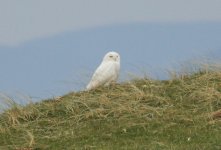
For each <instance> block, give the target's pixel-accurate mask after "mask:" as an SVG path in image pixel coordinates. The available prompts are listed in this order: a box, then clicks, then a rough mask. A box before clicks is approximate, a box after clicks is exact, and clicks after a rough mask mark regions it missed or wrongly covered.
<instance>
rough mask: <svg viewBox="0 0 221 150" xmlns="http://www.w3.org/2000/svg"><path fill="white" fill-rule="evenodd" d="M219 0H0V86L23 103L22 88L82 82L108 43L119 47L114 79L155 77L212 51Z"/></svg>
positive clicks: (220, 45) (216, 45)
mask: <svg viewBox="0 0 221 150" xmlns="http://www.w3.org/2000/svg"><path fill="white" fill-rule="evenodd" d="M220 7H221V1H219V0H212V1H211V0H167V1H165V0H138V1H134V0H111V1H107V0H93V1H92V0H63V1H60V0H38V1H35V0H34V1H30V0H21V1H17V0H8V1H1V2H0V68H1V75H0V93H2V94H5V95H10V96H11V95H12V96H15V95H17V96H16V98H15V99H16V101H18V102H21V101H22V103H23V102H24V101H25V100H23V99H24V98H23V97H24V95H25V96H28V97H31V99H38V100H39V99H45V98H49V97H53V96H58V95H62V94H65V93H67V92H70V91H78V90H82V89H84V87H85V85H86V84H87V82H88V81H89V80H90V76H91V75H92V73H93V71H94V70H95V69H96V67H97V66H98V65H99V63H100V62H101V60H102V58H103V56H104V55H105V53H106V52H108V51H110V50H115V51H117V52H119V53H120V54H121V59H122V61H121V63H122V69H121V77H120V78H121V79H120V80H123V79H125V78H126V77H125V76H127V74H128V73H130V74H131V73H132V74H133V73H134V74H136V73H138V72H139V73H140V72H147V73H148V74H151V75H153V76H154V77H156V78H159V79H162V78H165V72H167V70H168V69H171V68H172V67H173V66H174V65H177V64H178V65H179V64H180V63H183V62H189V61H190V60H196V59H200V58H205V57H211V56H216V57H218V58H219V56H220V57H221V53H220V51H221V36H220V35H221V15H220V14H221V9H220ZM18 95H20V97H22V98H18V97H19V96H18ZM21 95H22V96H21ZM0 103H1V101H0Z"/></svg>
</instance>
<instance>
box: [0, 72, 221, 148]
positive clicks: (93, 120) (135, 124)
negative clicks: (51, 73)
mask: <svg viewBox="0 0 221 150" xmlns="http://www.w3.org/2000/svg"><path fill="white" fill-rule="evenodd" d="M220 108H221V72H220V71H214V70H213V71H211V70H207V71H199V72H195V73H192V74H182V75H176V76H173V78H172V79H171V80H166V81H158V80H152V79H136V80H132V81H130V82H127V83H122V84H119V85H114V86H111V87H101V88H98V89H96V90H92V91H89V92H86V91H85V92H77V93H69V94H67V95H64V96H62V97H60V98H56V99H50V100H45V101H42V102H39V103H36V104H29V105H27V106H25V107H21V106H18V105H15V106H14V107H13V108H12V109H10V110H6V111H5V112H4V113H3V114H1V116H0V149H22V148H29V149H221V144H220V139H221V120H220V117H219V113H218V112H220V111H219V110H220ZM217 114H218V115H217ZM217 116H218V117H217Z"/></svg>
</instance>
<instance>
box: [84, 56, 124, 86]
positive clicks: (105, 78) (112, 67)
mask: <svg viewBox="0 0 221 150" xmlns="http://www.w3.org/2000/svg"><path fill="white" fill-rule="evenodd" d="M119 71H120V55H119V54H118V53H116V52H108V53H107V54H106V55H105V56H104V58H103V61H102V62H101V64H100V66H99V67H98V68H97V69H96V71H95V72H94V74H93V76H92V78H91V81H90V82H89V84H88V85H87V87H86V90H91V89H94V88H96V87H98V86H102V85H104V86H108V85H109V84H111V83H115V82H117V79H118V76H119Z"/></svg>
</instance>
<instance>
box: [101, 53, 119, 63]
mask: <svg viewBox="0 0 221 150" xmlns="http://www.w3.org/2000/svg"><path fill="white" fill-rule="evenodd" d="M103 61H115V62H120V55H119V54H118V53H117V52H108V53H107V54H106V55H105V56H104V58H103Z"/></svg>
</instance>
